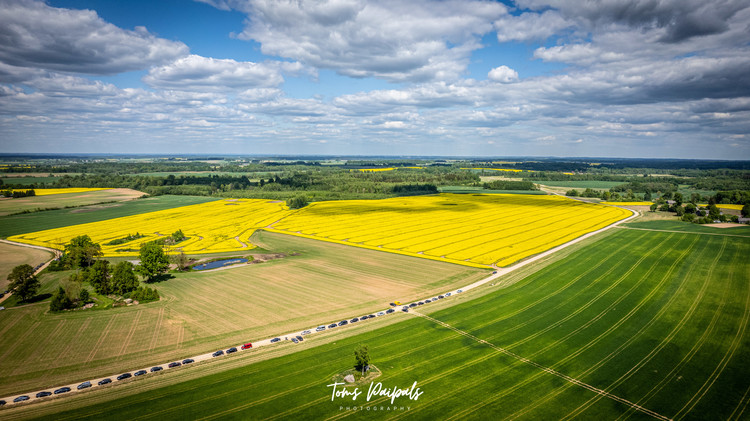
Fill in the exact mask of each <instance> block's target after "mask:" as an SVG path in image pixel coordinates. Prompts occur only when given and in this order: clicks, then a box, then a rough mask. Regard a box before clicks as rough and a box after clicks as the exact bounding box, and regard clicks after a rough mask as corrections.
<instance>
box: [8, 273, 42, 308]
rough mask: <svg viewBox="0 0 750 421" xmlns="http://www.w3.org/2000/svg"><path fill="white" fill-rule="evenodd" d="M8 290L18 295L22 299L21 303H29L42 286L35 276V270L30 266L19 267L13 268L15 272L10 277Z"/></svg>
mask: <svg viewBox="0 0 750 421" xmlns="http://www.w3.org/2000/svg"><path fill="white" fill-rule="evenodd" d="M8 281H10V283H9V284H8V290H9V291H13V293H14V294H18V296H19V297H21V301H28V300H29V299H30V298H32V297H33V296H34V295H36V292H37V290H39V287H40V286H41V284H40V283H39V280H38V279H36V276H34V268H32V267H31V266H29V265H19V266H16V267H14V268H13V271H12V272H10V275H8Z"/></svg>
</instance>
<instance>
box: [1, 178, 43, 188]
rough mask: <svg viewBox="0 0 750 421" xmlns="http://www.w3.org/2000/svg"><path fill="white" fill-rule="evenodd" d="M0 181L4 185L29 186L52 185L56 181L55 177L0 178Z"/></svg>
mask: <svg viewBox="0 0 750 421" xmlns="http://www.w3.org/2000/svg"><path fill="white" fill-rule="evenodd" d="M0 180H2V181H3V184H4V185H9V186H13V185H29V184H36V185H37V186H39V185H40V184H47V183H54V182H55V181H57V178H55V177H0Z"/></svg>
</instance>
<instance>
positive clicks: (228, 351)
mask: <svg viewBox="0 0 750 421" xmlns="http://www.w3.org/2000/svg"><path fill="white" fill-rule="evenodd" d="M233 352H237V348H236V347H231V348H229V349H227V354H231V353H233Z"/></svg>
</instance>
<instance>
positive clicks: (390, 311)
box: [385, 308, 396, 314]
mask: <svg viewBox="0 0 750 421" xmlns="http://www.w3.org/2000/svg"><path fill="white" fill-rule="evenodd" d="M394 311H396V310H394V309H392V308H389V309H388V310H386V311H385V314H391V313H393V312H394Z"/></svg>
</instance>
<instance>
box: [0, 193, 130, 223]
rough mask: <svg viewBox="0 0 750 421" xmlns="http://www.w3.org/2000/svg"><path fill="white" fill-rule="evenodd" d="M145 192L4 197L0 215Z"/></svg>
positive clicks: (117, 198) (90, 203)
mask: <svg viewBox="0 0 750 421" xmlns="http://www.w3.org/2000/svg"><path fill="white" fill-rule="evenodd" d="M144 194H145V193H143V192H140V191H137V190H132V189H107V190H98V191H92V192H84V193H66V194H54V195H48V196H33V197H21V198H17V199H10V198H3V199H0V216H5V215H10V214H14V213H20V212H24V211H35V210H37V209H49V208H64V207H66V206H83V205H92V204H96V203H103V202H112V201H125V200H132V199H136V198H139V197H141V196H143V195H144Z"/></svg>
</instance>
